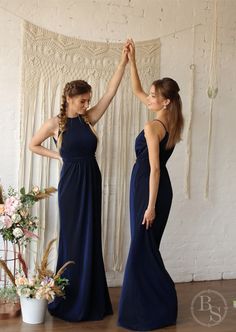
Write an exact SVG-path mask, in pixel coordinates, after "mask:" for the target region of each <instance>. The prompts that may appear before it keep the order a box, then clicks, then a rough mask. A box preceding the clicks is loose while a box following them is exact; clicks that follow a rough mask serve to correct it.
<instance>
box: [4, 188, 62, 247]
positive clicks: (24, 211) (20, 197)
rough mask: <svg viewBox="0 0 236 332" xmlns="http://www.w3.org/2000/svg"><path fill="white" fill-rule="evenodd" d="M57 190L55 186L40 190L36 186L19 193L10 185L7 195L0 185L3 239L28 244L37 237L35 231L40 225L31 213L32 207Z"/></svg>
mask: <svg viewBox="0 0 236 332" xmlns="http://www.w3.org/2000/svg"><path fill="white" fill-rule="evenodd" d="M55 191H57V190H56V189H55V188H54V187H49V188H46V189H44V190H40V189H39V187H37V186H34V187H33V188H32V190H31V191H30V192H28V193H26V192H25V188H24V187H23V188H21V190H20V194H18V192H17V191H16V190H15V189H13V188H12V187H9V189H8V193H7V195H4V194H3V191H2V187H1V186H0V234H1V235H2V237H3V239H4V240H6V241H10V242H12V243H18V244H20V245H22V244H24V245H26V244H27V243H28V242H29V241H30V240H31V239H32V238H37V235H36V234H34V231H35V230H36V229H37V227H38V218H37V217H35V216H32V215H31V213H30V208H31V207H32V206H33V205H34V204H35V203H36V202H37V201H39V200H41V199H44V198H47V197H49V196H50V195H51V194H52V193H54V192H55Z"/></svg>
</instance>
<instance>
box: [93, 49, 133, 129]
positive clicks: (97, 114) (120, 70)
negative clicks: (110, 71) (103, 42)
mask: <svg viewBox="0 0 236 332" xmlns="http://www.w3.org/2000/svg"><path fill="white" fill-rule="evenodd" d="M127 61H128V58H127V48H126V46H124V48H123V50H122V56H121V61H120V63H119V65H118V67H117V68H116V71H115V73H114V75H113V76H112V78H111V80H110V82H109V83H108V86H107V89H106V92H105V94H104V95H103V97H102V98H101V99H100V100H99V102H98V103H97V104H96V105H95V106H93V107H92V108H91V109H90V110H88V111H87V115H88V118H89V122H90V123H91V124H92V125H94V124H96V122H97V121H98V120H99V119H100V118H101V117H102V115H103V114H104V113H105V111H106V110H107V108H108V106H109V105H110V103H111V101H112V99H113V97H114V96H115V94H116V92H117V89H118V87H119V85H120V82H121V79H122V77H123V75H124V72H125V66H126V64H127Z"/></svg>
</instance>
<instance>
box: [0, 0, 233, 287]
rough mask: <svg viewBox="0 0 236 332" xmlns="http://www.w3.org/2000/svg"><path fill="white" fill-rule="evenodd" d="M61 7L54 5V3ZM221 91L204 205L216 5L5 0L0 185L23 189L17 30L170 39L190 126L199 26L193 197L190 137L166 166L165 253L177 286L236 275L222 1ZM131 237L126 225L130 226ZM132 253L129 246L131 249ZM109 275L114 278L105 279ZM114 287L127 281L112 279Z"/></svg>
mask: <svg viewBox="0 0 236 332" xmlns="http://www.w3.org/2000/svg"><path fill="white" fill-rule="evenodd" d="M55 3H56V4H57V5H55ZM218 3H219V17H218V22H219V28H218V32H219V35H218V57H219V61H218V80H219V84H218V85H219V93H218V96H217V99H216V102H215V106H214V111H213V132H212V151H211V177H210V198H209V200H208V201H205V200H204V182H205V171H206V169H205V166H206V165H205V162H206V152H207V130H208V115H209V100H208V98H207V95H206V90H207V86H208V71H209V56H210V48H211V32H212V18H213V8H214V6H213V1H204V0H147V1H143V0H94V1H92V0H87V1H82V0H81V1H70V0H68V1H64V0H59V1H56V2H55V1H51V0H47V1H46V0H41V1H26V0H25V1H20V0H13V1H11V2H8V1H6V0H5V1H3V0H0V7H4V8H5V9H7V10H8V12H7V11H5V10H2V9H0V105H1V106H0V151H1V154H0V156H1V157H0V158H1V162H0V178H1V179H2V182H3V184H4V185H5V186H8V185H9V184H12V185H14V186H16V185H17V176H18V175H17V167H18V162H19V140H18V137H19V118H20V116H19V106H20V105H19V95H20V52H21V49H20V39H21V35H20V23H21V19H20V18H18V17H16V16H15V15H12V14H11V13H9V11H10V12H13V13H16V14H17V15H19V16H21V17H24V18H25V19H27V20H29V21H31V22H32V23H35V24H37V25H40V26H42V27H45V28H47V29H49V30H53V31H56V32H59V33H63V34H66V35H70V36H76V37H79V38H81V39H89V40H97V41H106V40H109V41H123V40H125V39H126V38H127V36H132V37H133V38H134V39H135V40H146V39H153V38H156V37H159V36H166V35H168V34H170V33H172V32H174V31H178V30H183V31H182V32H181V33H176V35H175V36H174V35H170V36H168V37H163V38H162V39H161V42H162V55H161V76H171V77H174V78H175V79H176V80H177V81H178V82H179V85H180V87H181V94H182V99H183V104H184V115H185V119H186V121H187V120H188V116H189V109H188V108H189V102H190V101H189V93H190V69H189V66H190V64H191V63H192V54H193V50H192V32H191V30H184V29H186V28H188V27H190V26H191V25H192V23H193V18H194V21H195V24H201V25H200V26H198V27H197V28H196V45H195V61H194V63H195V64H196V82H195V100H194V115H193V128H192V130H193V132H192V140H193V149H192V160H191V199H190V200H186V199H185V196H184V192H183V184H184V170H185V162H184V161H185V148H186V145H185V143H186V142H185V136H184V140H183V142H182V143H181V144H179V146H178V147H177V148H176V151H175V153H174V155H173V157H172V159H171V160H170V162H169V170H170V175H171V179H172V183H173V189H174V201H173V206H172V211H171V214H170V218H169V223H168V225H167V228H166V231H165V234H164V237H163V241H162V245H161V249H162V255H163V259H164V261H165V262H166V267H167V269H168V271H169V272H170V274H171V276H172V277H173V279H174V280H175V281H192V280H206V279H208V280H210V279H220V278H225V279H229V278H235V277H236V255H235V252H236V241H235V232H236V224H235V206H236V204H235V196H236V195H235V184H236V171H235V170H236V153H235V152H236V151H235V150H236V149H235V147H236V145H235V135H234V131H235V123H236V112H235V105H236V97H235V95H236V94H235V91H234V90H235V77H236V63H235V55H236V54H235V53H236V37H235V36H236V23H235V22H236V21H235V17H236V1H234V0H225V1H224V0H219V1H218ZM127 230H128V225H127ZM126 246H127V248H128V243H126ZM108 277H109V276H108ZM109 279H110V280H111V281H110V284H116V281H114V280H117V281H118V282H119V280H121V277H120V276H118V275H117V276H116V275H115V274H113V273H110V277H109Z"/></svg>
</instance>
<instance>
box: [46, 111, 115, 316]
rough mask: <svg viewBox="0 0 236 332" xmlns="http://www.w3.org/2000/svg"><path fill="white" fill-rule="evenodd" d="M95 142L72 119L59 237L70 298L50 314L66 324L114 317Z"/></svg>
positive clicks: (65, 145) (57, 301)
mask: <svg viewBox="0 0 236 332" xmlns="http://www.w3.org/2000/svg"><path fill="white" fill-rule="evenodd" d="M96 148H97V138H96V136H95V135H94V133H93V132H92V130H91V129H90V127H89V125H88V124H87V123H86V122H85V121H84V119H83V117H82V116H78V117H75V118H68V121H67V130H66V131H65V132H64V134H63V141H62V146H61V150H60V154H61V156H62V159H63V166H62V170H61V175H60V181H59V185H58V203H59V213H60V238H59V253H58V261H57V270H58V269H59V268H60V267H61V266H62V265H63V264H64V263H65V262H67V261H68V260H73V261H74V262H75V264H74V265H70V266H68V268H67V269H66V271H65V272H64V273H63V275H62V276H63V277H65V278H68V279H69V286H67V287H66V298H65V299H63V298H56V299H55V300H54V301H53V302H52V303H50V304H49V306H48V309H49V312H50V313H51V314H52V315H53V316H56V317H59V318H61V319H63V320H67V321H83V320H91V321H92V320H101V319H103V317H104V316H105V315H108V314H112V306H111V301H110V297H109V293H108V288H107V283H106V277H105V270H104V264H103V257H102V245H101V173H100V170H99V167H98V165H97V162H96V159H95V151H96Z"/></svg>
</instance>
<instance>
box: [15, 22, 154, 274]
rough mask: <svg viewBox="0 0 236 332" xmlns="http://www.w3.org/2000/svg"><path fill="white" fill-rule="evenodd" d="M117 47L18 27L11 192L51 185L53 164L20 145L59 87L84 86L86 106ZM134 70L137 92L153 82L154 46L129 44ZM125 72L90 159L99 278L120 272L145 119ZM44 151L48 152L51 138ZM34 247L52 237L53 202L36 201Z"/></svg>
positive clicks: (48, 113)
mask: <svg viewBox="0 0 236 332" xmlns="http://www.w3.org/2000/svg"><path fill="white" fill-rule="evenodd" d="M121 49H122V45H121V44H118V43H101V42H90V41H84V40H79V39H77V38H72V37H66V36H63V35H60V34H57V33H54V32H50V31H47V30H45V29H43V28H40V27H38V26H35V25H33V24H31V23H29V22H24V24H23V53H22V100H21V127H20V140H21V142H20V146H21V153H20V174H19V186H25V187H26V190H27V189H28V188H30V186H31V185H32V184H37V185H39V186H41V187H47V186H49V185H54V186H57V183H58V180H59V172H60V168H59V163H58V162H57V161H56V160H52V159H48V158H44V157H41V156H38V155H35V154H32V153H31V152H30V151H29V149H28V144H29V141H30V139H31V137H32V136H33V134H34V133H35V132H36V130H38V128H39V127H40V126H41V125H42V123H43V122H45V121H46V120H47V119H48V118H50V117H52V116H55V115H57V114H58V113H59V108H60V97H61V94H62V90H63V88H64V85H65V83H66V82H68V81H71V80H74V79H84V80H86V81H88V82H89V84H91V85H92V87H93V99H92V104H95V103H96V102H97V101H98V100H99V98H100V97H101V96H102V95H103V93H104V92H105V89H106V86H107V83H108V81H109V79H110V78H111V76H112V74H113V72H114V70H115V67H116V65H117V64H118V62H119V59H120V55H121ZM136 53H137V66H138V69H139V73H140V78H141V81H142V83H143V87H144V89H145V90H146V91H148V90H149V88H150V84H151V83H152V81H154V80H155V79H157V78H159V63H160V41H159V39H156V40H151V41H145V42H138V43H136ZM128 71H129V68H128V66H127V68H126V74H125V76H124V78H123V81H122V83H121V86H120V87H119V90H118V92H117V95H116V97H115V99H114V100H113V102H112V104H111V105H110V107H109V109H108V111H107V112H106V114H105V115H104V116H103V118H102V119H101V120H100V121H99V123H98V125H97V127H96V131H97V133H98V137H99V145H98V150H97V160H98V163H99V165H100V169H101V173H102V179H103V197H102V199H103V206H102V212H103V215H102V229H103V235H102V240H103V249H104V260H105V265H106V270H107V271H122V269H123V263H124V256H123V254H124V243H125V242H124V239H125V235H126V234H128V236H127V238H129V180H130V172H131V169H132V165H133V162H134V158H135V156H134V139H135V137H136V135H137V134H138V133H139V131H140V130H141V129H142V128H143V126H144V123H145V122H146V121H147V120H148V119H150V115H148V112H147V111H146V110H145V107H143V106H142V105H141V103H140V102H139V101H138V100H137V98H136V97H134V96H133V94H132V90H131V84H130V79H129V73H128ZM44 146H45V147H47V148H50V149H55V146H54V143H53V140H52V139H48V140H46V141H45V142H44ZM36 212H37V214H38V216H39V219H40V222H41V231H40V234H39V236H40V239H41V240H40V241H38V242H37V243H38V244H37V245H38V246H39V247H36V248H34V250H35V252H37V253H38V254H40V253H41V252H42V251H43V248H44V243H45V242H46V243H47V242H48V240H49V239H51V238H52V237H54V236H55V235H57V234H58V229H57V227H56V225H58V224H59V222H58V211H57V201H56V200H55V201H54V202H52V200H50V206H48V202H46V201H44V202H42V203H41V205H40V206H39V207H38V211H36Z"/></svg>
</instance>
